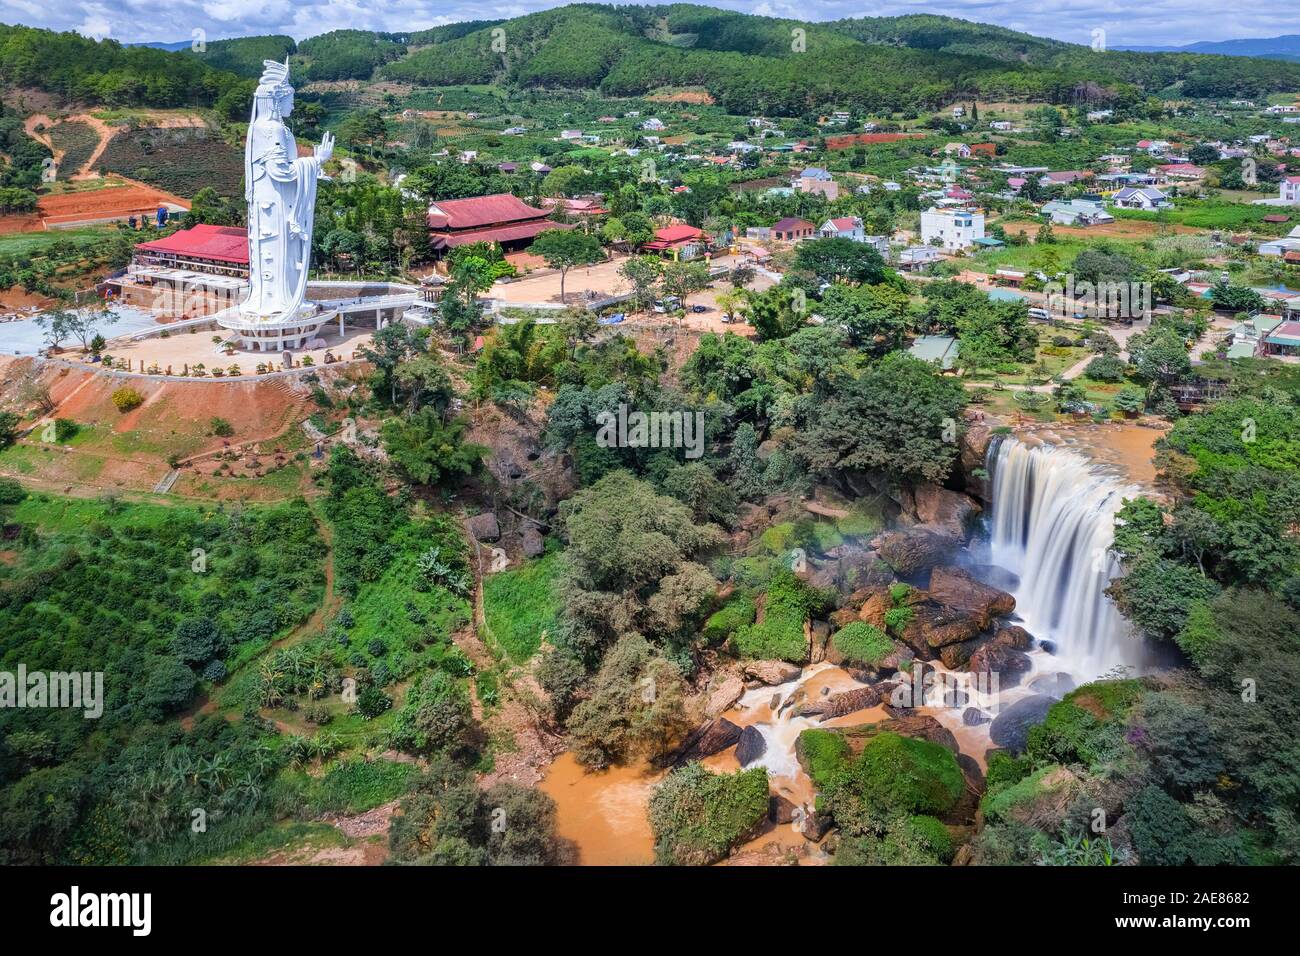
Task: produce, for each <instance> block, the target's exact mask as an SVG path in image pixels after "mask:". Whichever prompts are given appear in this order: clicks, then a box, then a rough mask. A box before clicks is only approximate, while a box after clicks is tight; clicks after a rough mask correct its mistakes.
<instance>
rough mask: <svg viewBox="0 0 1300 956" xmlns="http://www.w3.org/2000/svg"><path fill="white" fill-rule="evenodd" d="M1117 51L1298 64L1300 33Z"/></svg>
mask: <svg viewBox="0 0 1300 956" xmlns="http://www.w3.org/2000/svg"><path fill="white" fill-rule="evenodd" d="M1117 49H1120V50H1137V51H1141V52H1147V53H1214V54H1218V55H1220V56H1252V57H1263V58H1267V59H1277V60H1288V61H1291V62H1297V61H1300V33H1289V34H1286V35H1285V36H1280V37H1250V38H1246V39H1241V40H1201V41H1199V42H1197V43H1188V44H1187V45H1185V46H1121V47H1117Z"/></svg>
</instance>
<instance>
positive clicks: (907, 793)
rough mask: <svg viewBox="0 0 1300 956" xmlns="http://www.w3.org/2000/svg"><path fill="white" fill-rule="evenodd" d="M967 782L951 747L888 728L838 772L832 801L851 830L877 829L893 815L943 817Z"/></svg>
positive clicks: (828, 795) (846, 828)
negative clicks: (891, 730)
mask: <svg viewBox="0 0 1300 956" xmlns="http://www.w3.org/2000/svg"><path fill="white" fill-rule="evenodd" d="M964 790H965V782H964V779H963V777H962V772H961V768H960V767H959V766H958V764H957V758H956V756H955V755H954V754H953V752H952V751H951V750H949V749H948V748H946V747H943V746H940V745H939V744H935V743H931V742H930V741H928V740H919V739H915V738H911V737H901V736H899V735H898V734H896V733H892V732H889V731H885V732H883V733H880V734H877V735H876V736H875V737H873V738H872V739H871V740H870V741H868V743H867V744H866V746H865V747H863V749H862V753H861V754H860V755H859V756H858V758H857V759H856V760H854V761H852V762H851V763H849V764H848V765H847V766H846V767H844V768H843V769H842V770H841V771H839V772H838V773H835V774H833V776H832V779H831V783H830V785H829V786H828V787H827V788H826V791H825V796H826V799H827V805H828V807H829V809H830V812H831V814H832V815H833V816H834V818H835V822H836V823H837V824H838V825H839V826H840V828H841V829H843V830H844V831H845V832H846V833H848V834H850V835H853V834H866V833H877V832H879V831H880V830H881V829H882V828H883V827H884V826H885V825H886V824H887V823H888V821H890V820H891V819H892V818H894V817H898V816H911V815H915V814H924V815H929V816H942V815H944V814H947V813H949V812H950V811H951V810H952V809H953V808H954V807H956V806H957V802H958V800H959V799H960V798H961V796H962V794H963V792H964Z"/></svg>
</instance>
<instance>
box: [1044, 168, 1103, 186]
mask: <svg viewBox="0 0 1300 956" xmlns="http://www.w3.org/2000/svg"><path fill="white" fill-rule="evenodd" d="M1091 178H1092V173H1091V172H1090V171H1088V170H1086V169H1066V170H1062V171H1060V172H1055V173H1044V174H1043V175H1042V176H1040V177H1038V185H1040V186H1068V185H1070V184H1071V183H1077V182H1081V181H1082V180H1085V179H1091Z"/></svg>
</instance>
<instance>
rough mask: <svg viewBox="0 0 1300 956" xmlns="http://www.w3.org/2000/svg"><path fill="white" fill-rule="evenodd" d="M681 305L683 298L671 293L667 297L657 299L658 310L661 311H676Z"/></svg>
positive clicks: (656, 309)
mask: <svg viewBox="0 0 1300 956" xmlns="http://www.w3.org/2000/svg"><path fill="white" fill-rule="evenodd" d="M681 307H682V300H681V299H679V298H677V296H675V295H670V296H667V297H666V298H663V299H656V300H655V311H656V312H661V313H664V312H676V311H677V310H678V309H680V308H681Z"/></svg>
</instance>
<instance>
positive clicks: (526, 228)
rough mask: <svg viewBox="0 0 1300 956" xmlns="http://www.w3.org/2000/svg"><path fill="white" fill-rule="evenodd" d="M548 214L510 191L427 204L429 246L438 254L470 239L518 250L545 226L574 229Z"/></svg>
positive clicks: (464, 243)
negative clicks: (552, 218) (549, 217)
mask: <svg viewBox="0 0 1300 956" xmlns="http://www.w3.org/2000/svg"><path fill="white" fill-rule="evenodd" d="M549 215H550V210H547V209H534V208H533V207H532V206H530V205H528V204H527V203H526V202H524V201H523V200H521V199H520V198H519V197H518V196H514V195H511V194H510V193H497V194H496V195H493V196H474V197H472V198H469V199H444V200H440V201H438V202H435V203H430V204H429V219H428V221H429V238H430V240H431V241H430V245H431V247H432V248H433V251H434V253H435V254H437V255H439V256H445V255H446V254H447V253H448V252H449V251H450V250H452V249H455V248H456V247H457V246H463V245H467V244H469V243H472V242H496V243H499V244H500V245H501V249H502V251H503V252H517V251H519V250H521V249H524V248H526V247H528V246H530V245H532V242H533V240H534V239H535V238H536V237H537V235H538V234H539V233H542V232H545V231H546V230H547V229H572V228H573V227H572V226H571V225H565V224H563V223H558V222H553V221H552V220H550V219H547V218H546V217H547V216H549Z"/></svg>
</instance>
